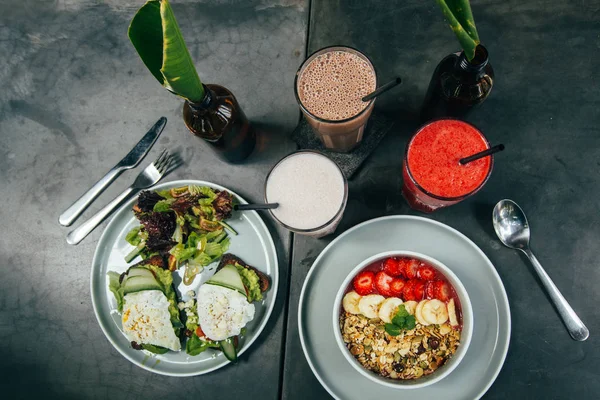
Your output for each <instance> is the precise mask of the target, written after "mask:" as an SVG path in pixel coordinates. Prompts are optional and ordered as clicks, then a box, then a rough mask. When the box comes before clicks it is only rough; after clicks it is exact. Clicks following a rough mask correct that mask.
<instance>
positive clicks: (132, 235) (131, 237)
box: [125, 225, 142, 246]
mask: <svg viewBox="0 0 600 400" xmlns="http://www.w3.org/2000/svg"><path fill="white" fill-rule="evenodd" d="M140 229H142V226H141V225H139V226H136V227H135V228H133V229H132V230H130V231H129V232H128V233H127V236H125V240H126V241H127V243H129V244H130V245H132V246H137V245H138V244H140V242H141V241H142V238H141V237H140V236H139V233H140Z"/></svg>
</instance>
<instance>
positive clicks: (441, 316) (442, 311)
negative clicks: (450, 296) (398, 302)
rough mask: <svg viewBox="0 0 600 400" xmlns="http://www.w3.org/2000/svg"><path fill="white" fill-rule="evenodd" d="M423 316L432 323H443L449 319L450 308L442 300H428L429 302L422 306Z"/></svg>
mask: <svg viewBox="0 0 600 400" xmlns="http://www.w3.org/2000/svg"><path fill="white" fill-rule="evenodd" d="M421 316H422V317H423V319H424V320H425V321H427V322H429V323H430V324H443V323H444V322H446V321H448V309H447V308H446V304H445V303H444V302H442V301H439V300H437V299H433V300H427V303H425V304H424V305H423V307H422V308H421Z"/></svg>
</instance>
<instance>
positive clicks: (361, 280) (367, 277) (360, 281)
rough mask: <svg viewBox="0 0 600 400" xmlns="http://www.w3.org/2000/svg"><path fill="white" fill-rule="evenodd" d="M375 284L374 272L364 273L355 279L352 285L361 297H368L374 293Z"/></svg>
mask: <svg viewBox="0 0 600 400" xmlns="http://www.w3.org/2000/svg"><path fill="white" fill-rule="evenodd" d="M374 282H375V274H374V273H373V271H362V272H360V273H359V274H358V275H356V277H355V278H354V281H352V285H354V290H356V293H358V294H360V295H361V296H366V295H368V294H370V293H373V283H374Z"/></svg>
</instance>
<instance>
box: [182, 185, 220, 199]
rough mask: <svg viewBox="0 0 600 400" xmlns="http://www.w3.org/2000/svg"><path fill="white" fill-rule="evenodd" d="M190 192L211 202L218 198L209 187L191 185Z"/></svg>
mask: <svg viewBox="0 0 600 400" xmlns="http://www.w3.org/2000/svg"><path fill="white" fill-rule="evenodd" d="M188 191H189V192H190V193H191V194H193V195H203V196H206V197H207V198H209V199H211V200H214V199H215V198H216V197H217V194H216V193H215V192H214V190H212V189H211V188H209V187H208V186H197V185H189V186H188Z"/></svg>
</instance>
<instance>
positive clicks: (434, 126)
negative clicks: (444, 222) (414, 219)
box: [402, 119, 493, 212]
mask: <svg viewBox="0 0 600 400" xmlns="http://www.w3.org/2000/svg"><path fill="white" fill-rule="evenodd" d="M488 148H489V144H488V141H487V140H486V138H485V136H483V134H482V133H481V132H480V131H479V130H478V129H477V128H475V127H474V126H473V125H471V124H468V123H466V122H463V121H459V120H454V119H443V120H438V121H433V122H431V123H429V124H427V125H425V126H423V127H422V128H421V129H420V130H419V131H417V133H415V135H414V136H413V137H412V139H411V140H410V142H409V143H408V146H407V150H406V155H405V158H404V162H403V168H402V171H403V178H404V185H403V188H402V194H403V195H404V197H405V198H406V200H407V201H408V204H409V205H410V206H411V207H412V208H413V209H416V210H420V211H424V212H431V211H434V210H436V209H437V208H440V207H446V206H449V205H452V204H456V203H458V202H459V201H461V200H463V199H465V198H467V197H469V196H470V195H472V194H474V193H475V192H477V191H478V190H479V189H481V187H482V186H483V185H484V184H485V182H486V181H487V179H488V177H489V175H490V173H491V172H492V166H493V159H492V156H489V157H483V158H480V159H478V160H475V161H472V162H470V163H467V164H465V165H461V164H460V163H459V160H460V159H461V158H464V157H467V156H470V155H472V154H475V153H478V152H480V151H483V150H486V149H488Z"/></svg>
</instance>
